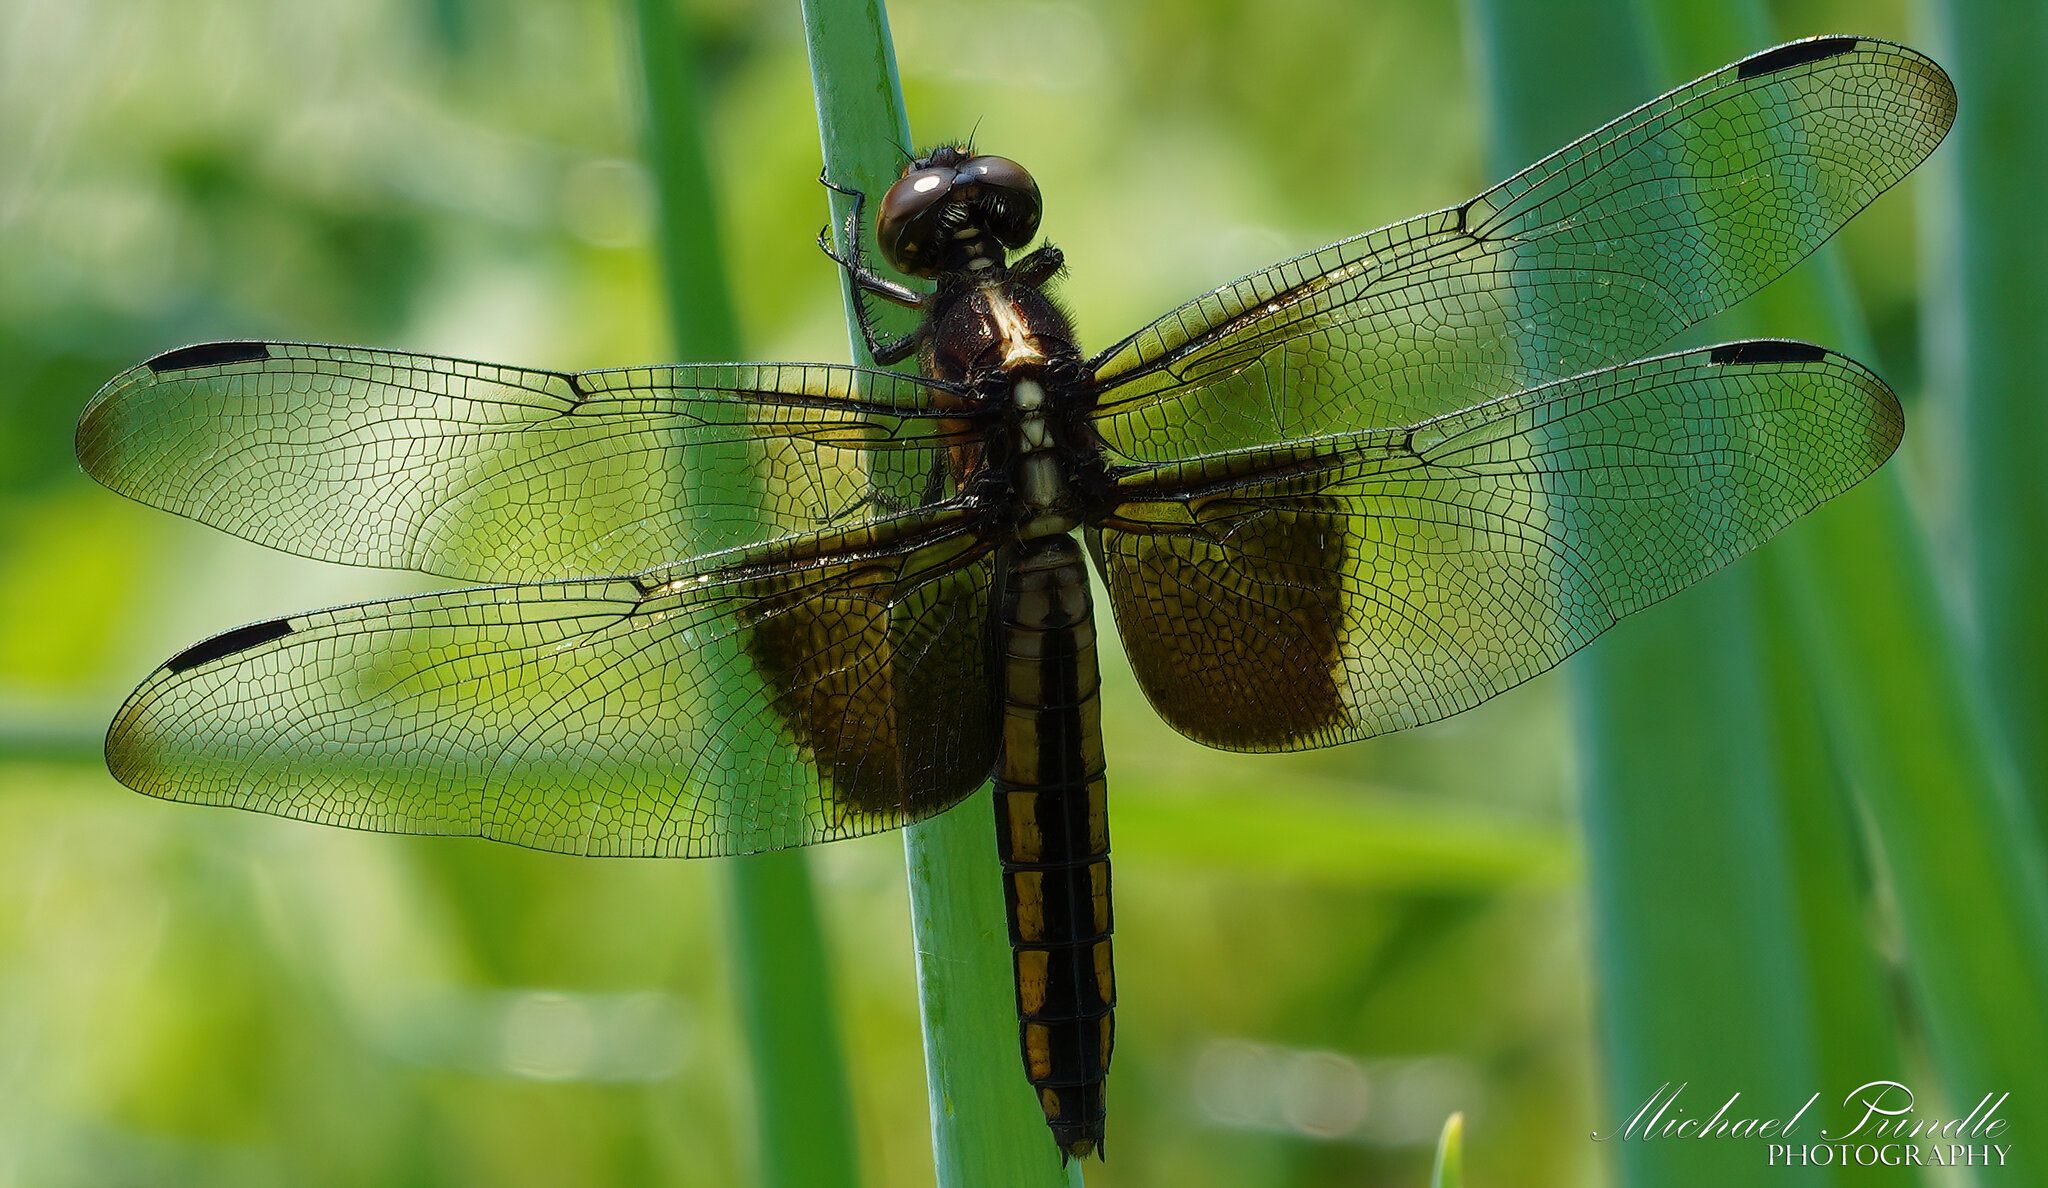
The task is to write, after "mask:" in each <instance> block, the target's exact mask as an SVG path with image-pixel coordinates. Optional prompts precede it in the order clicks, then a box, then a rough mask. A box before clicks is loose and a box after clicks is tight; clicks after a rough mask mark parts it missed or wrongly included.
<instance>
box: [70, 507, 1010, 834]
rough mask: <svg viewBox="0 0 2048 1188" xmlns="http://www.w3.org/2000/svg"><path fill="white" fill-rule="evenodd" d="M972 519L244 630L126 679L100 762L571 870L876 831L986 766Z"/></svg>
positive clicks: (178, 787)
mask: <svg viewBox="0 0 2048 1188" xmlns="http://www.w3.org/2000/svg"><path fill="white" fill-rule="evenodd" d="M977 523H978V521H977V520H976V519H975V518H974V517H973V516H972V515H970V514H968V513H965V512H959V511H945V512H938V513H930V514H923V513H921V514H917V515H907V516H902V517H898V518H897V519H895V520H891V521H887V522H883V523H879V524H875V525H869V526H863V527H861V528H858V529H853V530H849V531H846V532H841V533H831V534H818V535H815V536H814V537H811V538H807V539H805V540H803V541H800V542H794V543H785V544H778V545H774V546H767V547H763V548H756V549H750V550H742V551H740V552H738V553H735V554H731V555H727V556H724V557H721V558H716V559H713V560H712V561H710V562H706V563H702V564H696V565H692V566H684V567H679V568H674V569H669V570H663V571H659V572H656V573H650V574H642V575H638V576H635V577H629V578H613V579H598V580H586V581H572V582H547V583H539V584H534V585H524V586H483V587H473V588H469V589H461V590H452V591H448V592H445V593H439V594H430V595H425V596H422V597H416V598H403V599H397V600H393V601H387V602H372V603H364V604H360V605H356V606H346V607H341V608H338V609H335V610H328V611H319V612H314V613H310V614H306V615H299V616H294V617H293V618H292V619H291V620H290V622H289V624H288V625H287V624H286V622H285V621H284V620H278V621H277V622H275V623H271V624H263V625H260V626H259V627H257V628H245V629H243V630H242V631H240V632H231V633H229V635H227V636H222V637H217V638H216V639H215V640H214V641H210V642H209V643H207V644H202V645H200V646H199V647H197V648H194V649H190V650H188V651H187V652H185V653H183V654H181V655H180V657H179V658H178V660H176V661H174V662H173V663H172V664H168V665H165V666H164V667H163V668H160V669H158V670H157V671H156V672H155V673H154V674H152V675H151V676H150V677H149V679H148V680H146V681H144V682H143V684H142V685H141V687H140V688H138V689H136V691H135V692H134V693H133V694H132V695H131V696H130V697H129V699H128V701H127V703H126V704H124V705H123V706H122V707H121V710H120V713H119V714H118V715H117V716H116V717H115V719H114V724H113V727H112V729H111V730H110V732H109V734H108V738H107V762H108V767H109V768H110V769H111V770H112V771H113V773H114V775H115V777H116V778H118V779H119V780H120V781H121V782H122V783H124V784H127V785H128V786H129V787H131V788H134V789H136V790H137V791H140V792H145V793H148V794H150V795H152V796H161V797H164V798H166V799H171V800H182V801H192V802H196V803H201V804H215V805H232V806H235V807H239V808H245V809H254V810H258V811H262V812H268V813H275V814H278V815H281V816H286V817H294V818H298V819H300V820H307V821H319V822H323V823H327V824H332V825H343V826H348V827H352V828H358V829H377V830H385V831H392V832H404V833H438V834H463V835H474V836H480V837H488V838H494V839H497V840H500V841H508V842H514V843H517V844H520V845H525V846H532V847H536V848H539V849H545V850H555V851H561V852H565V853H576V854H605V855H640V856H677V857H694V856H700V855H711V854H738V853H751V852H755V851H759V850H770V849H779V848H782V847H787V846H797V845H805V844H809V843H811V842H817V841H825V840H830V839H834V838H841V837H852V836H855V835H858V834H863V833H872V832H875V831H877V830H882V829H890V828H894V827H896V826H899V825H902V824H904V823H906V822H908V821H912V820H917V819H919V818H921V817H926V816H930V815H931V814H933V813H936V812H939V811H940V810H942V809H944V808H946V807H947V806H948V805H951V804H952V803H954V802H955V801H957V800H959V799H960V798H962V797H964V796H966V795H967V794H968V793H970V792H972V791H973V790H974V789H975V788H977V787H979V786H980V785H981V783H982V782H983V781H984V780H985V779H986V778H987V776H988V772H989V770H990V767H991V766H992V764H993V762H994V752H995V742H994V738H993V732H992V731H991V730H990V728H989V696H990V695H989V685H988V677H987V670H986V666H987V654H986V648H985V647H983V646H963V645H965V644H966V643H967V642H968V641H973V640H983V639H985V638H986V632H987V629H988V613H989V611H988V608H989V606H990V603H991V597H990V586H991V583H992V581H993V568H994V566H993V563H992V561H991V559H990V556H989V551H988V548H987V546H985V545H984V544H982V543H981V541H980V536H979V533H978V531H977ZM287 626H288V628H289V629H285V628H286V627H287Z"/></svg>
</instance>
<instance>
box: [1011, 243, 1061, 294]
mask: <svg viewBox="0 0 2048 1188" xmlns="http://www.w3.org/2000/svg"><path fill="white" fill-rule="evenodd" d="M1066 267H1067V254H1066V253H1065V252H1063V251H1061V250H1060V249H1058V248H1056V247H1054V246H1053V245H1051V244H1049V243H1048V244H1046V245H1045V246H1043V247H1041V248H1039V249H1038V250H1037V251H1035V252H1032V253H1031V254H1030V255H1028V256H1025V257H1024V258H1023V259H1021V260H1019V261H1017V263H1016V264H1014V265H1012V266H1011V268H1010V275H1011V276H1013V277H1016V278H1017V279H1018V280H1020V281H1023V282H1024V283H1025V284H1027V285H1030V286H1031V287H1032V288H1034V289H1042V288H1044V287H1045V286H1046V285H1047V284H1048V283H1049V282H1050V281H1051V280H1052V279H1053V278H1054V277H1056V276H1058V275H1059V274H1060V273H1061V272H1063V271H1064V270H1065V269H1066Z"/></svg>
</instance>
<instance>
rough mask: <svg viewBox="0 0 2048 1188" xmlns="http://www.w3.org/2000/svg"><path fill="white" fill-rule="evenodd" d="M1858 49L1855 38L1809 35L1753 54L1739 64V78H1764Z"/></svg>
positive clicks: (1737, 73) (1737, 69)
mask: <svg viewBox="0 0 2048 1188" xmlns="http://www.w3.org/2000/svg"><path fill="white" fill-rule="evenodd" d="M1855 48H1856V38H1854V37H1809V38H1807V39H1806V40H1804V41H1794V42H1792V43H1790V44H1788V45H1780V46H1774V47H1772V48H1771V49H1767V50H1764V51H1763V52H1762V53H1756V54H1751V55H1750V56H1749V57H1747V58H1744V59H1743V60H1742V61H1740V62H1738V63H1736V75H1737V77H1739V78H1760V77H1762V76H1763V75H1766V74H1776V73H1777V72H1778V71H1780V70H1790V69H1792V68H1793V67H1794V66H1804V65H1806V64H1808V63H1810V62H1823V61H1826V60H1827V59H1829V58H1833V57H1836V56H1838V55H1841V54H1846V53H1848V52H1849V51H1850V50H1853V49H1855Z"/></svg>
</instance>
